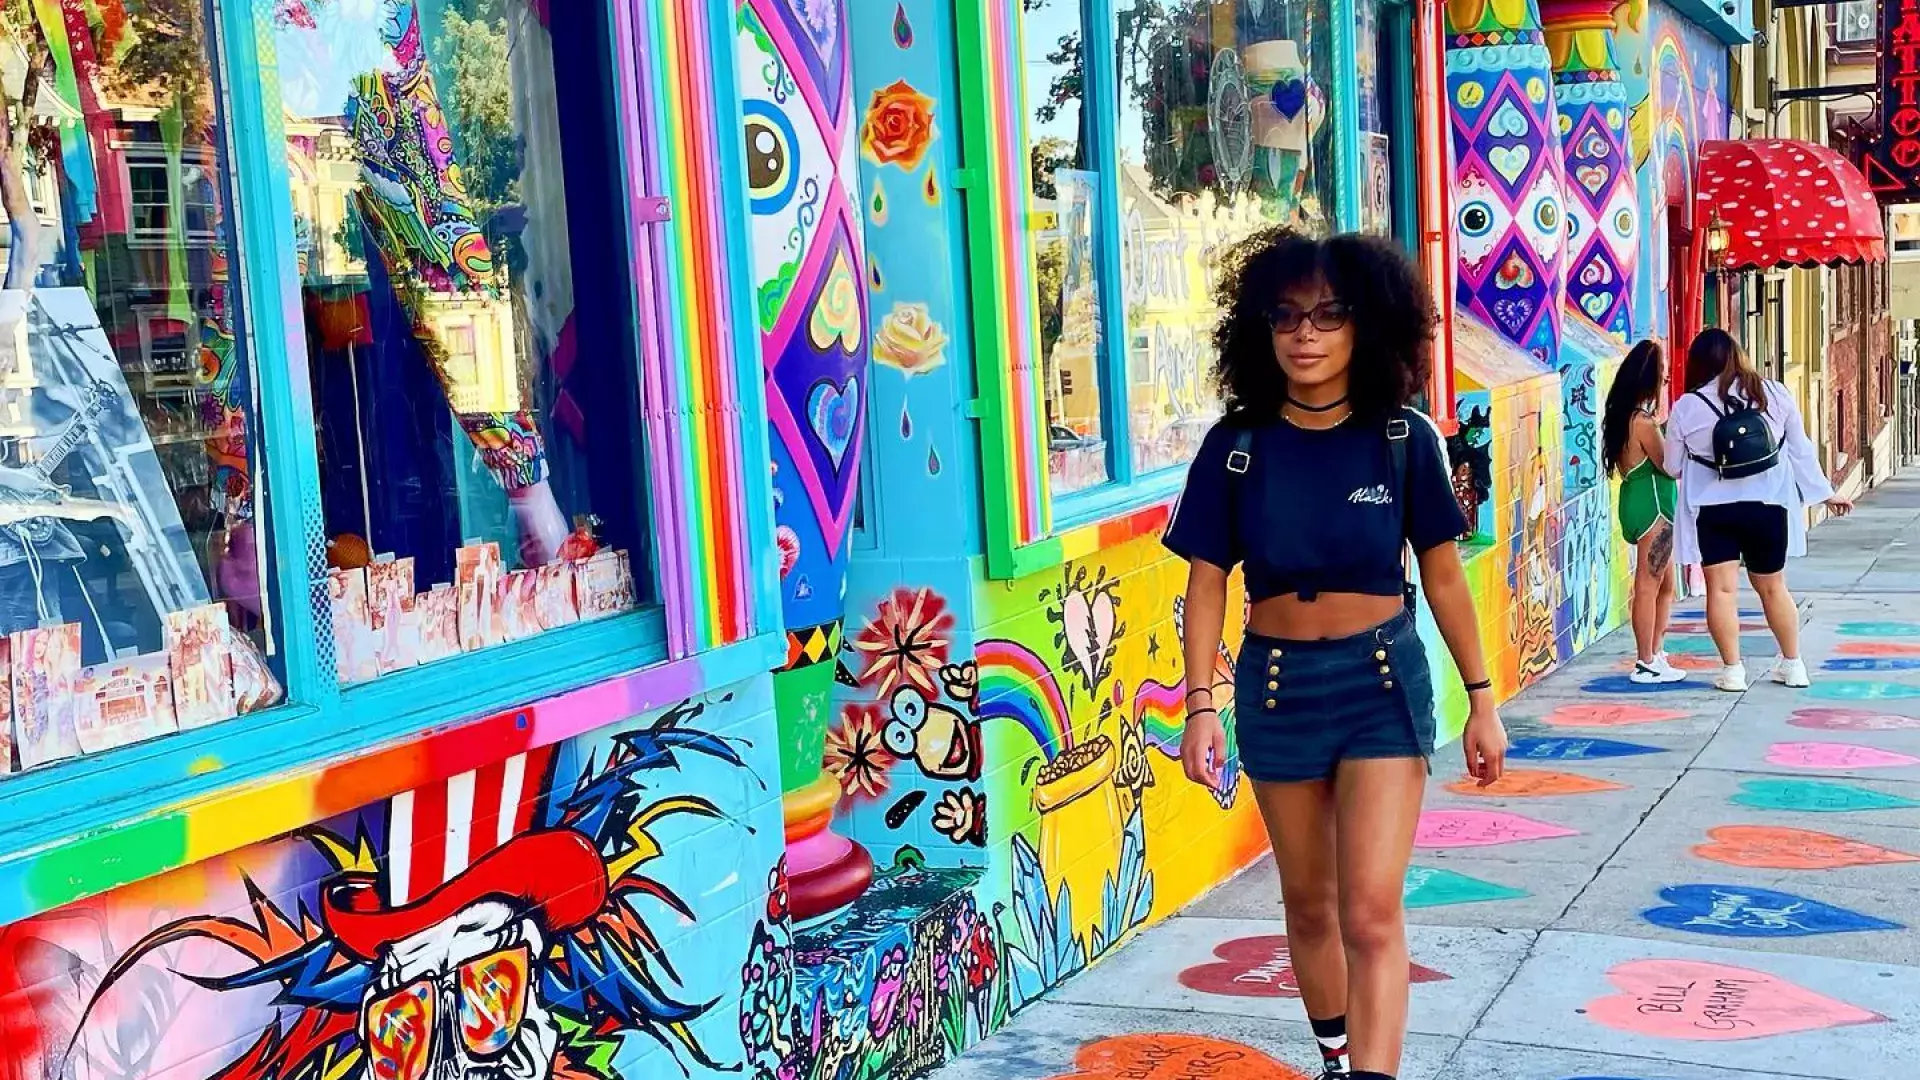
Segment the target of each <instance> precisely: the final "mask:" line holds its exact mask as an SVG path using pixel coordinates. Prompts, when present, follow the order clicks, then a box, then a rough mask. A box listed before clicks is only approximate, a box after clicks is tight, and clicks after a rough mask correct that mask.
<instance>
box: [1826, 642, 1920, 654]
mask: <svg viewBox="0 0 1920 1080" xmlns="http://www.w3.org/2000/svg"><path fill="white" fill-rule="evenodd" d="M1833 654H1834V655H1835V656H1920V645H1912V644H1908V643H1907V642H1904V641H1847V642H1842V643H1841V644H1839V645H1835V646H1834V647H1833Z"/></svg>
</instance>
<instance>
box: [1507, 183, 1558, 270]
mask: <svg viewBox="0 0 1920 1080" xmlns="http://www.w3.org/2000/svg"><path fill="white" fill-rule="evenodd" d="M1518 217H1519V219H1520V228H1521V230H1522V231H1523V232H1525V233H1526V235H1527V242H1528V243H1530V244H1532V245H1533V250H1534V251H1535V252H1537V253H1538V254H1539V256H1540V261H1541V262H1542V263H1545V264H1548V265H1551V264H1552V263H1553V262H1554V261H1555V260H1556V259H1558V258H1559V257H1560V252H1561V251H1563V250H1565V247H1566V243H1567V217H1566V210H1565V208H1564V205H1563V204H1562V203H1561V201H1560V182H1559V179H1558V178H1557V177H1555V176H1554V175H1553V173H1552V171H1551V170H1547V169H1542V170H1541V171H1540V174H1539V175H1538V176H1536V177H1535V178H1534V181H1533V187H1532V188H1531V189H1529V190H1528V191H1527V196H1526V199H1525V200H1524V201H1522V202H1521V204H1520V213H1519V215H1518Z"/></svg>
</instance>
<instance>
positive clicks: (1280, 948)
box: [1180, 934, 1452, 998]
mask: <svg viewBox="0 0 1920 1080" xmlns="http://www.w3.org/2000/svg"><path fill="white" fill-rule="evenodd" d="M1213 955H1214V956H1216V957H1219V962H1218V963H1212V964H1199V965H1196V966H1194V967H1190V968H1188V969H1186V970H1185V971H1182V972H1181V973H1180V985H1182V986H1184V987H1186V988H1187V989H1189V990H1198V991H1200V992H1201V993H1203V994H1218V995H1221V996H1224V997H1246V998H1297V997H1299V996H1300V981H1299V978H1298V977H1297V976H1296V975H1295V974H1294V970H1293V953H1292V951H1291V950H1290V949H1289V948H1288V946H1287V937H1286V935H1285V934H1266V935H1262V936H1260V937H1250V938H1238V939H1236V940H1233V941H1229V942H1226V943H1224V944H1221V945H1217V946H1215V947H1214V950H1213ZM1409 972H1410V977H1411V978H1412V980H1413V981H1414V982H1416V983H1430V982H1446V981H1447V980H1448V979H1450V978H1451V977H1452V976H1449V975H1446V974H1444V973H1442V972H1438V971H1435V970H1433V969H1432V968H1426V967H1421V966H1420V965H1419V964H1414V965H1412V966H1411V967H1410V969H1409Z"/></svg>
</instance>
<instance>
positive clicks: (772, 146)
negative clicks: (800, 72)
mask: <svg viewBox="0 0 1920 1080" xmlns="http://www.w3.org/2000/svg"><path fill="white" fill-rule="evenodd" d="M742 107H743V109H744V110H745V112H746V124H745V128H746V137H747V147H746V149H747V195H748V197H749V198H750V199H751V200H752V205H753V212H754V213H756V214H769V213H773V212H775V211H778V210H780V209H781V208H782V207H784V206H786V205H787V203H788V202H789V201H790V200H792V198H793V192H794V189H795V188H796V187H797V186H798V184H799V179H800V172H799V170H798V169H797V168H795V167H794V166H795V161H794V133H793V125H792V124H791V123H790V122H788V120H787V118H786V116H785V115H784V114H782V113H781V112H780V111H779V110H778V109H775V108H773V107H772V106H770V105H768V104H767V103H766V102H764V101H754V100H748V101H746V102H745V103H744V104H743V106H742Z"/></svg>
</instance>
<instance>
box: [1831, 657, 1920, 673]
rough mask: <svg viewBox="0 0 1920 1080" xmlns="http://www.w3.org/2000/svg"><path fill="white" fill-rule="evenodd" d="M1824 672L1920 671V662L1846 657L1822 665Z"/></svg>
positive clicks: (1886, 658) (1890, 658)
mask: <svg viewBox="0 0 1920 1080" xmlns="http://www.w3.org/2000/svg"><path fill="white" fill-rule="evenodd" d="M1820 670H1822V671H1920V660H1901V659H1897V658H1895V657H1891V656H1844V657H1841V658H1839V659H1837V660H1829V661H1827V662H1826V663H1824V664H1821V665H1820Z"/></svg>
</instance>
